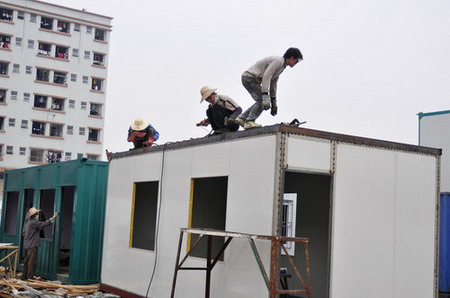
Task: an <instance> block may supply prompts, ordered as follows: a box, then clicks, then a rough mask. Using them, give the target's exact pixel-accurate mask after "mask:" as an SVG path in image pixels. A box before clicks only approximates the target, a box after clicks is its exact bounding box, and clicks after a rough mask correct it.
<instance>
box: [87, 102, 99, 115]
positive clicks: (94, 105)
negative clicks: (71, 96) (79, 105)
mask: <svg viewBox="0 0 450 298" xmlns="http://www.w3.org/2000/svg"><path fill="white" fill-rule="evenodd" d="M89 114H90V115H92V116H101V115H102V105H101V104H98V103H91V108H90V112H89Z"/></svg>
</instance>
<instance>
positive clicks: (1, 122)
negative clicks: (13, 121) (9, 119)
mask: <svg viewBox="0 0 450 298" xmlns="http://www.w3.org/2000/svg"><path fill="white" fill-rule="evenodd" d="M4 123H5V117H0V130H3V129H4V125H5V124H4Z"/></svg>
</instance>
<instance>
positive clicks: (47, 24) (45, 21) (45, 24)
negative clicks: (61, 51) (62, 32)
mask: <svg viewBox="0 0 450 298" xmlns="http://www.w3.org/2000/svg"><path fill="white" fill-rule="evenodd" d="M41 28H42V29H46V30H53V19H51V18H46V17H41Z"/></svg>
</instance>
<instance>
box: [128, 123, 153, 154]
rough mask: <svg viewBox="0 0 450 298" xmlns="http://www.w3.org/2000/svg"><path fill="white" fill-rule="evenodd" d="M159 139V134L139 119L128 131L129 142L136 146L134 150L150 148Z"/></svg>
mask: <svg viewBox="0 0 450 298" xmlns="http://www.w3.org/2000/svg"><path fill="white" fill-rule="evenodd" d="M158 139H159V133H158V132H157V131H156V129H155V128H154V127H153V126H152V125H151V124H150V123H147V122H145V121H144V119H142V118H140V117H138V118H136V119H134V122H133V123H132V124H131V126H130V128H129V129H128V142H132V143H133V144H134V148H135V149H136V148H143V147H150V146H151V145H153V143H154V142H156V141H157V140H158Z"/></svg>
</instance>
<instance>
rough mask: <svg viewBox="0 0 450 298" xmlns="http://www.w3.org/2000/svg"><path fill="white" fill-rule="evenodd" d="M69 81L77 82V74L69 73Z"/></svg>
mask: <svg viewBox="0 0 450 298" xmlns="http://www.w3.org/2000/svg"><path fill="white" fill-rule="evenodd" d="M70 80H71V81H72V82H76V81H77V74H76V73H71V74H70Z"/></svg>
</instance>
